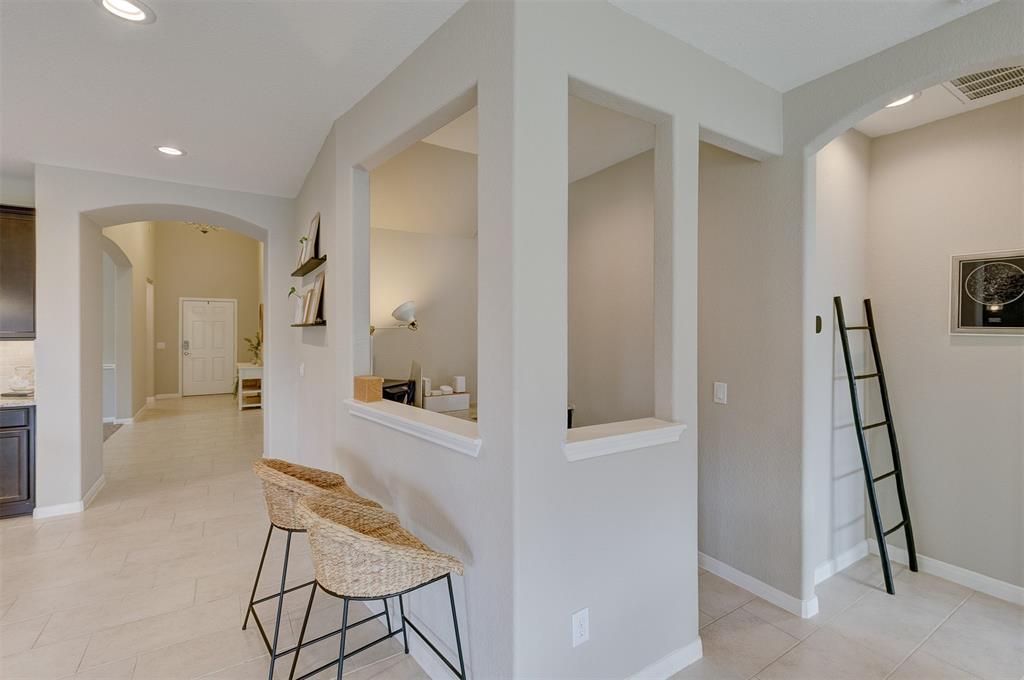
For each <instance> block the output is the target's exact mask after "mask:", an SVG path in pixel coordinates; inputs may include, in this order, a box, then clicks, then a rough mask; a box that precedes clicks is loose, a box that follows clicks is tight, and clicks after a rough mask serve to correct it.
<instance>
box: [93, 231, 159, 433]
mask: <svg viewBox="0 0 1024 680" xmlns="http://www.w3.org/2000/svg"><path fill="white" fill-rule="evenodd" d="M103 235H104V236H106V237H107V238H109V239H110V240H111V241H113V242H114V243H116V244H117V245H118V246H119V247H120V248H121V250H122V251H123V252H124V254H125V255H126V256H127V257H128V259H129V260H130V261H131V264H132V329H131V337H132V343H131V344H132V355H131V356H132V405H131V411H132V413H133V414H135V413H138V412H139V409H141V408H142V407H143V406H145V405H146V397H148V396H152V395H151V394H149V391H148V389H147V385H148V384H150V383H149V380H148V378H149V376H148V371H147V367H146V281H147V280H150V281H153V282H154V291H156V290H158V289H157V287H156V279H157V275H156V269H157V263H156V223H155V222H131V223H129V224H118V225H115V226H112V227H107V228H105V229H104V230H103ZM97 266H99V264H98V263H97Z"/></svg>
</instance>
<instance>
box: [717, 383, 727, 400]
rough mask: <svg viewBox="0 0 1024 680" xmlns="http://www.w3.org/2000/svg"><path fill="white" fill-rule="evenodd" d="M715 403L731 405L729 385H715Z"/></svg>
mask: <svg viewBox="0 0 1024 680" xmlns="http://www.w3.org/2000/svg"><path fill="white" fill-rule="evenodd" d="M715 403H716V404H728V403H729V385H728V384H727V383H720V382H716V383H715Z"/></svg>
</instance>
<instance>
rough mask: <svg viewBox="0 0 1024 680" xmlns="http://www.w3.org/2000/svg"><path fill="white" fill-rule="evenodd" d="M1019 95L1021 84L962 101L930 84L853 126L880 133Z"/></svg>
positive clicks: (872, 134) (1023, 91)
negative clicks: (908, 99)
mask: <svg viewBox="0 0 1024 680" xmlns="http://www.w3.org/2000/svg"><path fill="white" fill-rule="evenodd" d="M1021 95H1024V88H1020V87H1018V88H1014V89H1012V90H1007V91H1006V92H1001V93H999V94H996V95H990V96H988V97H982V98H981V99H977V100H975V101H973V102H970V103H969V104H965V103H963V102H961V101H960V99H959V98H957V97H956V96H955V95H954V94H953V93H952V92H950V91H949V90H947V89H946V87H945V85H942V84H939V85H933V86H932V87H929V88H928V89H926V90H923V91H922V92H921V93H920V94H918V95H917V96H916V97H914V99H913V100H911V101H910V103H908V104H904V105H903V106H897V107H896V108H892V109H882V110H881V111H878V112H876V113H873V114H871V115H870V116H868V117H867V118H865V119H864V120H862V121H861V122H859V123H857V124H856V125H855V126H854V127H855V128H856V129H857V130H860V131H861V132H863V133H864V134H866V135H867V136H868V137H881V136H882V135H891V134H892V133H894V132H901V131H903V130H909V129H910V128H914V127H917V126H918V125H924V124H925V123H931V122H932V121H936V120H941V119H942V118H949V117H950V116H955V115H957V114H959V113H964V112H966V111H973V110H974V109H980V108H982V107H983V106H989V105H991V104H995V103H997V102H1002V101H1006V100H1007V99H1013V98H1014V97H1020V96H1021Z"/></svg>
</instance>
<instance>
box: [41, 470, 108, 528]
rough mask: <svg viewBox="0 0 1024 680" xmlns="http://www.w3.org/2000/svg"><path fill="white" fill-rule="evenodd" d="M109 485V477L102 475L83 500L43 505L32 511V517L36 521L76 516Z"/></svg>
mask: <svg viewBox="0 0 1024 680" xmlns="http://www.w3.org/2000/svg"><path fill="white" fill-rule="evenodd" d="M106 484H107V476H106V475H100V477H99V479H97V480H96V481H95V482H93V484H92V486H91V487H89V490H88V491H86V492H85V495H84V496H82V500H80V501H75V502H74V503H61V504H59V505H42V506H39V507H37V508H36V509H35V510H33V511H32V517H33V518H34V519H46V518H47V517H58V516H60V515H74V514H75V513H78V512H83V511H85V509H86V508H87V507H89V504H90V503H92V502H93V501H94V500H95V499H96V496H98V495H99V493H100V491H102V490H103V487H104V486H106Z"/></svg>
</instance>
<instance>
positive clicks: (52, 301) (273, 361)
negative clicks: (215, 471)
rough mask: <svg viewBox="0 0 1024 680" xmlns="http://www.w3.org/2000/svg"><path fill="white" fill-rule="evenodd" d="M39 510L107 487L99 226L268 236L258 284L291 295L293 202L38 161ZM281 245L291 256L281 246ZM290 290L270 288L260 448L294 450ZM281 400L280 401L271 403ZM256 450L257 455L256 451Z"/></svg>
mask: <svg viewBox="0 0 1024 680" xmlns="http://www.w3.org/2000/svg"><path fill="white" fill-rule="evenodd" d="M36 187H37V190H36V201H37V208H38V213H37V225H36V228H37V232H36V233H37V240H38V242H39V243H47V244H60V247H59V248H57V247H53V248H47V249H46V252H43V253H41V254H40V257H39V258H38V262H37V281H38V288H37V310H38V313H37V316H38V320H37V324H38V332H37V340H36V363H37V416H38V423H39V428H38V429H39V432H38V440H37V442H38V443H37V446H38V450H39V453H40V455H39V466H38V470H37V498H38V504H37V510H36V515H37V516H40V517H45V516H51V515H58V514H65V513H69V512H80V511H81V510H83V509H84V507H85V506H86V505H88V503H89V502H90V501H91V500H92V498H94V497H95V495H96V494H97V493H98V492H99V490H100V489H101V488H102V486H103V484H104V482H105V478H104V476H103V446H102V441H103V440H102V401H101V399H100V398H99V395H100V394H101V393H102V332H101V324H100V323H99V319H100V318H101V309H102V300H101V296H102V295H101V292H102V268H101V262H102V259H101V253H102V252H103V239H102V229H103V228H104V227H108V226H112V225H117V224H125V223H128V222H132V221H182V222H188V221H192V222H201V223H206V224H216V225H218V226H222V227H224V228H226V229H231V230H233V231H237V232H240V233H242V234H244V235H246V236H249V237H251V238H255V239H256V240H258V241H261V242H263V243H264V246H265V247H264V252H263V263H262V264H263V273H264V280H263V285H264V290H266V291H271V290H275V289H281V290H284V291H287V283H288V273H289V271H290V269H288V267H289V265H291V264H292V262H291V260H292V259H293V255H294V250H293V248H292V247H291V246H292V244H293V238H292V235H291V227H290V224H291V221H292V207H293V206H292V201H291V200H289V199H283V198H273V197H268V196H258V195H253V194H244V193H240V192H232V191H221V190H215V189H207V188H202V187H192V186H188V185H181V184H174V183H169V182H160V181H155V180H141V179H137V178H128V177H119V176H114V175H107V174H104V173H95V172H88V171H80V170H71V169H68V168H56V167H51V166H39V167H37V169H36ZM286 253H287V254H286ZM286 303H287V299H286V297H285V295H283V294H282V295H279V296H277V295H267V297H266V305H265V326H264V328H265V338H264V357H265V359H264V375H265V386H266V398H265V400H264V403H263V413H264V418H263V420H264V423H263V431H264V437H263V439H264V441H265V442H266V444H265V446H267V447H268V448H269V447H270V446H275V447H276V448H282V447H284V446H289V447H290V446H291V442H292V441H293V437H294V431H293V423H294V414H293V413H291V412H290V411H291V408H290V406H289V404H291V403H293V399H291V398H290V391H291V390H293V389H294V380H293V379H291V374H292V371H291V370H290V367H288V366H287V363H288V361H289V359H288V355H289V353H288V351H287V348H288V345H289V344H290V343H291V342H292V339H291V333H290V329H289V328H288V324H289V316H288V314H287V312H286V310H285V306H286ZM278 405H280V408H278ZM258 453H262V452H258Z"/></svg>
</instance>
